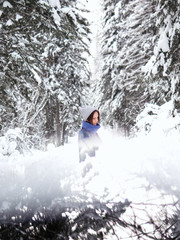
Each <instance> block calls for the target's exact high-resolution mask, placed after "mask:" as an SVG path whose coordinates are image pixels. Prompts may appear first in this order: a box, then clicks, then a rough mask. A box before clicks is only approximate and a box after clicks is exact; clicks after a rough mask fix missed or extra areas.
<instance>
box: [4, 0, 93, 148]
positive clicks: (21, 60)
mask: <svg viewBox="0 0 180 240" xmlns="http://www.w3.org/2000/svg"><path fill="white" fill-rule="evenodd" d="M51 4H52V3H51ZM51 4H50V3H49V1H44V2H42V1H38V0H36V1H23V0H22V1H11V3H10V2H7V1H3V2H2V3H1V5H0V10H1V24H2V30H1V49H2V58H1V63H0V65H1V67H2V71H1V75H2V81H1V90H0V92H1V95H2V98H1V99H2V100H1V101H2V102H1V109H2V110H1V112H2V113H3V114H2V120H5V121H4V124H3V128H4V129H3V131H6V129H8V128H10V127H11V128H14V127H21V128H22V129H23V132H24V135H25V138H26V141H27V142H28V141H29V144H30V142H31V143H32V145H34V144H36V145H37V146H40V145H41V144H43V141H44V140H43V139H44V137H45V136H48V137H50V136H52V137H53V139H54V137H55V135H57V140H56V142H57V145H59V144H60V143H62V142H63V141H64V140H65V139H67V136H68V134H72V133H73V132H74V131H75V130H77V127H78V125H79V121H78V119H79V117H78V114H77V109H78V106H79V105H80V102H81V96H82V95H83V91H82V89H83V88H84V87H85V85H86V81H87V80H88V78H89V72H88V68H87V60H86V57H84V56H83V54H84V55H85V53H87V54H88V50H87V49H88V46H87V43H85V42H86V39H88V37H87V34H88V31H89V30H88V22H87V21H86V19H85V18H83V17H81V15H80V11H79V12H78V11H77V9H76V8H75V6H76V2H73V3H72V2H70V1H64V2H61V5H60V3H59V4H58V2H56V4H55V5H51ZM70 112H71V113H70ZM71 114H72V115H71ZM7 119H8V120H7ZM56 126H57V127H56ZM60 131H61V133H60ZM59 138H61V139H59Z"/></svg>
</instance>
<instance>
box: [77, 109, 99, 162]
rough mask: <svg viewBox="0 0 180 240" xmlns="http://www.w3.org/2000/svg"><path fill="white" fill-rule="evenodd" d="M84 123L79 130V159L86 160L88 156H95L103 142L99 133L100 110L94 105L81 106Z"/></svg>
mask: <svg viewBox="0 0 180 240" xmlns="http://www.w3.org/2000/svg"><path fill="white" fill-rule="evenodd" d="M80 111H81V114H82V117H83V123H82V129H81V130H80V132H79V135H78V140H79V161H80V162H83V161H85V159H86V157H87V156H89V157H94V156H95V152H96V150H97V149H98V148H99V146H100V144H101V140H100V138H99V136H98V134H97V131H98V130H99V128H100V125H99V123H98V122H99V111H98V110H97V109H96V108H94V107H89V106H86V107H82V108H80Z"/></svg>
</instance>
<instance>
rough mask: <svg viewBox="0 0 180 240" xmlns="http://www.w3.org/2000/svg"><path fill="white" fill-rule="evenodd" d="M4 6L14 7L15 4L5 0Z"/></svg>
mask: <svg viewBox="0 0 180 240" xmlns="http://www.w3.org/2000/svg"><path fill="white" fill-rule="evenodd" d="M3 7H4V8H5V7H9V8H12V7H13V6H12V5H11V4H10V3H9V2H8V1H4V2H3Z"/></svg>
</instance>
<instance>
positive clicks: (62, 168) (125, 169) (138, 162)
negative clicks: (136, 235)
mask: <svg viewBox="0 0 180 240" xmlns="http://www.w3.org/2000/svg"><path fill="white" fill-rule="evenodd" d="M149 108H151V110H152V109H153V111H156V114H154V115H150V116H148V115H147V112H145V113H142V116H143V114H145V118H143V117H142V116H141V117H140V119H139V121H138V124H139V125H138V124H137V127H140V128H143V126H144V124H145V125H147V126H149V123H151V131H150V132H149V133H148V134H145V133H143V134H142V132H143V131H141V132H140V133H139V135H138V136H137V137H134V138H125V137H122V136H121V135H118V133H114V132H112V131H110V130H107V129H104V128H103V127H102V128H101V129H100V131H99V135H100V137H101V139H102V142H103V144H102V147H101V149H100V150H99V151H98V152H97V155H96V157H95V158H89V159H87V160H86V161H85V162H84V163H79V159H78V143H77V136H75V137H73V138H71V139H70V141H69V143H68V144H66V145H65V146H62V147H59V148H55V147H54V146H53V145H49V146H48V150H47V151H45V152H42V151H34V152H33V153H32V154H31V155H25V156H22V155H18V154H17V152H16V151H15V143H13V141H11V142H10V143H9V146H8V147H7V146H6V145H5V140H4V142H3V141H2V139H1V151H0V152H1V155H0V182H1V184H0V193H1V195H0V203H1V204H0V211H4V210H6V209H8V208H9V207H10V206H12V205H14V206H15V208H16V209H22V208H23V207H25V206H24V202H26V201H32V204H37V205H38V203H39V204H41V203H42V202H46V204H47V207H52V206H54V205H55V204H56V203H57V202H58V201H59V200H62V199H63V201H64V204H66V200H67V201H69V199H71V200H72V199H73V198H74V199H76V200H77V199H78V198H79V199H80V200H82V196H84V198H85V200H87V201H89V202H90V201H91V199H92V198H94V197H95V198H96V199H99V200H102V201H113V202H116V201H117V202H118V201H124V200H125V199H128V200H129V201H132V204H134V206H139V209H140V205H141V204H142V205H143V206H144V203H146V204H148V203H149V204H150V208H152V204H153V203H155V204H157V203H158V204H162V203H163V204H166V203H173V202H174V201H176V197H177V196H176V191H177V189H179V186H180V181H179V172H180V170H179V169H180V166H179V165H180V164H179V159H180V148H179V143H180V135H179V130H178V126H179V124H178V123H179V118H178V117H175V118H172V117H170V115H169V110H168V109H169V108H170V103H169V105H168V104H166V105H165V106H164V109H163V108H161V109H157V108H155V107H154V106H147V109H148V111H149V110H150V109H149ZM147 116H148V117H147ZM152 118H154V119H152ZM143 119H144V120H143ZM147 126H146V127H147ZM145 129H146V130H147V128H145ZM3 139H4V138H3ZM3 144H4V145H3ZM5 146H6V147H5ZM13 149H14V152H13ZM5 151H6V152H7V151H9V156H7V154H5V153H4V152H5ZM5 155H6V156H5ZM90 164H91V165H92V168H91V169H90V170H89V172H88V173H87V174H86V176H85V177H83V176H82V173H83V169H84V168H85V167H86V166H89V165H90ZM163 193H164V194H163ZM72 202H73V201H71V203H72ZM61 204H62V201H61ZM153 211H154V210H153ZM154 213H155V212H154ZM127 214H129V216H130V213H129V212H127Z"/></svg>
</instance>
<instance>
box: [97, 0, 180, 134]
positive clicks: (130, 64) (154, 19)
mask: <svg viewBox="0 0 180 240" xmlns="http://www.w3.org/2000/svg"><path fill="white" fill-rule="evenodd" d="M179 16H180V9H179V4H178V1H174V2H173V3H172V1H160V0H159V1H158V0H156V1H143V2H142V1H136V0H133V1H116V2H115V3H114V2H112V1H110V0H107V1H104V17H103V19H104V21H103V22H104V27H103V32H104V37H103V41H102V54H103V56H104V58H103V60H104V67H103V71H102V81H101V91H102V92H103V96H102V99H101V100H100V102H99V106H100V107H101V110H102V112H103V117H102V119H103V118H104V119H105V120H104V123H105V124H110V125H112V126H113V127H116V126H117V127H122V128H123V129H124V130H125V131H126V132H130V130H131V128H132V126H134V124H135V122H136V117H137V116H138V114H139V113H140V112H141V111H142V110H143V108H144V104H145V103H147V102H151V103H156V104H158V105H161V104H163V103H165V102H166V101H169V100H170V99H171V98H173V97H174V93H173V91H174V92H176V97H175V98H176V99H179V96H178V95H179V94H178V93H177V92H178V86H177V85H178V83H177V82H178V80H177V79H178V77H177V76H179V67H178V60H177V56H178V55H179V47H178V45H179V41H178V40H177V39H179ZM175 89H176V90H175ZM172 90H173V91H172ZM178 101H179V100H177V102H178ZM177 105H178V104H177Z"/></svg>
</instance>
